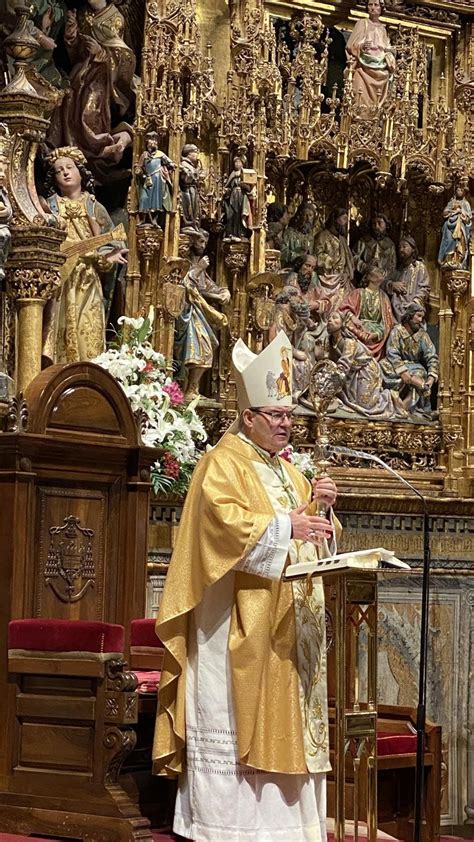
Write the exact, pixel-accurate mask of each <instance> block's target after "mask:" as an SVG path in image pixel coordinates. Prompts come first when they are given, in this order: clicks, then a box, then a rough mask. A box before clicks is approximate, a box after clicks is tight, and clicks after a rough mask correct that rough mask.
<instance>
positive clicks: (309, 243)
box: [281, 202, 317, 267]
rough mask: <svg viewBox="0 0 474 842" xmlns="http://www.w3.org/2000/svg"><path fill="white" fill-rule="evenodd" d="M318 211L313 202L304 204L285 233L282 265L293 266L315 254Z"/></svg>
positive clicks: (282, 247)
mask: <svg viewBox="0 0 474 842" xmlns="http://www.w3.org/2000/svg"><path fill="white" fill-rule="evenodd" d="M316 221H317V211H316V208H315V206H314V205H312V204H311V202H302V203H301V205H300V206H299V208H298V210H297V211H296V213H295V215H294V217H293V218H292V219H291V220H290V222H289V224H288V226H287V228H286V229H285V231H284V233H283V238H282V246H281V265H282V266H283V267H285V266H293V263H294V261H295V260H296V258H298V257H302V256H303V255H305V254H313V249H314V228H315V225H316Z"/></svg>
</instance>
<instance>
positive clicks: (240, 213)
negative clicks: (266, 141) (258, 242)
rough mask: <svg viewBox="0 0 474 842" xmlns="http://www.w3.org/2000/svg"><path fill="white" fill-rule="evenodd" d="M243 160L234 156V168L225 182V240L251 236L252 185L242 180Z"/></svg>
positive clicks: (243, 238)
mask: <svg viewBox="0 0 474 842" xmlns="http://www.w3.org/2000/svg"><path fill="white" fill-rule="evenodd" d="M244 175H245V173H244V162H243V161H242V158H240V157H239V156H236V157H235V158H234V169H233V170H232V172H231V173H230V175H229V176H228V178H227V181H226V183H225V190H224V224H225V239H226V240H245V239H248V238H249V237H251V236H252V205H251V199H250V194H251V192H252V189H253V185H251V184H247V183H246V182H245V180H244Z"/></svg>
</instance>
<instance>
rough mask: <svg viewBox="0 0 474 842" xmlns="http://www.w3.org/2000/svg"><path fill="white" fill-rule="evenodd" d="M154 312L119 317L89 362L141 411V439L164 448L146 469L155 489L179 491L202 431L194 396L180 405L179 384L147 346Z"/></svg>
mask: <svg viewBox="0 0 474 842" xmlns="http://www.w3.org/2000/svg"><path fill="white" fill-rule="evenodd" d="M153 315H154V313H153V308H152V307H151V308H150V311H149V313H148V316H146V317H143V316H140V317H139V318H137V319H132V318H128V317H126V316H121V318H120V319H119V324H120V325H122V332H121V333H120V334H118V336H117V339H116V340H115V341H114V343H113V344H112V345H111V346H110V347H109V348H108V350H107V351H105V352H104V353H103V354H100V356H98V357H96V358H95V360H93V362H95V363H96V364H97V365H100V366H102V368H105V369H106V370H107V371H108V372H109V374H111V375H112V376H113V377H115V379H116V380H117V382H118V383H120V385H121V387H122V389H123V391H124V392H125V394H126V396H127V398H128V399H129V401H130V404H131V406H132V410H133V411H134V412H135V413H137V414H140V416H141V417H140V420H141V422H142V440H143V443H144V444H146V445H148V446H150V447H160V448H161V449H162V450H163V451H164V452H163V453H162V454H161V455H160V456H159V458H158V459H157V460H156V462H155V463H154V465H153V467H152V469H151V482H152V486H153V490H154V491H155V493H158V492H164V493H174V494H180V495H183V494H185V493H186V490H187V488H188V485H189V482H190V479H191V475H192V472H193V470H194V466H195V465H196V462H197V461H198V459H199V457H200V456H201V454H202V448H203V446H204V442H205V441H206V439H207V435H206V431H205V429H204V426H203V423H202V421H201V419H200V418H199V415H198V414H197V412H196V405H197V403H198V400H199V398H196V400H193V401H192V402H191V403H189V404H187V405H185V403H184V396H183V392H182V391H181V388H180V386H179V385H178V383H176V381H174V380H172V379H171V377H168V376H167V374H166V369H165V358H164V356H163V354H160V353H158V351H155V350H154V348H153V346H152V345H151V342H150V337H151V334H152V326H153ZM142 419H143V421H142Z"/></svg>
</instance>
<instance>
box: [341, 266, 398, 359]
mask: <svg viewBox="0 0 474 842" xmlns="http://www.w3.org/2000/svg"><path fill="white" fill-rule="evenodd" d="M383 282H384V273H383V272H382V270H381V269H379V268H377V267H374V268H373V269H370V270H369V271H368V272H366V274H365V276H364V279H363V283H364V284H365V286H364V287H363V288H362V289H354V290H353V291H352V292H351V293H349V295H348V296H347V298H345V299H344V301H343V302H342V304H341V307H340V310H341V312H348V313H350V317H349V319H348V321H347V327H348V329H349V330H350V332H351V333H352V334H353V335H354V336H356V337H357V339H360V341H361V342H363V344H364V345H365V346H366V347H367V348H368V350H369V351H370V352H371V354H372V355H373V356H374V357H375V359H376V360H380V359H381V357H383V355H384V350H385V343H386V341H387V338H388V336H389V334H390V331H391V329H392V327H393V326H394V324H395V320H394V318H393V313H392V305H391V304H390V299H389V297H388V295H387V293H386V292H384V290H383V289H382V284H383Z"/></svg>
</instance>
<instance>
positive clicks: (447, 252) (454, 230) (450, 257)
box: [438, 187, 472, 269]
mask: <svg viewBox="0 0 474 842" xmlns="http://www.w3.org/2000/svg"><path fill="white" fill-rule="evenodd" d="M443 215H444V219H445V223H444V225H443V233H442V237H441V244H440V247H439V254H438V262H439V264H440V266H441V267H442V268H443V269H467V265H468V260H469V247H470V242H471V233H472V208H471V206H470V204H469V202H468V200H467V199H466V197H465V192H464V189H463V188H462V187H456V191H455V194H454V196H453V198H452V199H450V200H449V202H448V204H447V205H446V207H445V209H444V214H443Z"/></svg>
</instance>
